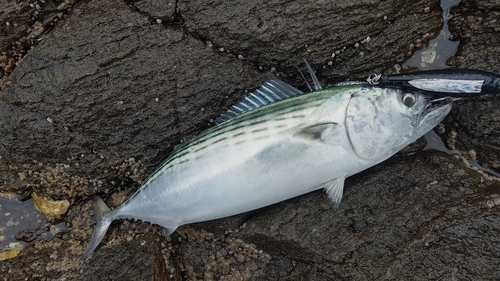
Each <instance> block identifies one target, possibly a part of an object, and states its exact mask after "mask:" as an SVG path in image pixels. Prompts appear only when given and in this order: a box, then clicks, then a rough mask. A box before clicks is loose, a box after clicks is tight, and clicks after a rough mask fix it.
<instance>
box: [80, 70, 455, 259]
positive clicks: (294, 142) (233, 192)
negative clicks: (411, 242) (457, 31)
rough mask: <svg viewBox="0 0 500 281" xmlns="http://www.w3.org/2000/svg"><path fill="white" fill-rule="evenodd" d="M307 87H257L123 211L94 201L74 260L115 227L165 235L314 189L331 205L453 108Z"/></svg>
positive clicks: (425, 100) (392, 91) (375, 89)
mask: <svg viewBox="0 0 500 281" xmlns="http://www.w3.org/2000/svg"><path fill="white" fill-rule="evenodd" d="M310 72H311V71H310ZM311 75H312V76H313V77H314V78H315V76H314V73H312V74H311ZM314 84H315V86H316V87H315V89H316V90H312V91H309V92H302V91H300V90H298V89H296V88H295V87H293V86H291V85H289V84H287V83H285V82H283V81H280V80H271V81H269V82H267V83H265V84H264V85H262V86H261V87H260V88H258V89H257V90H255V91H254V92H253V93H251V94H250V95H249V96H247V97H246V98H245V99H244V100H243V101H242V102H240V103H239V104H236V105H234V106H232V107H231V108H230V109H229V110H228V111H227V112H225V113H223V114H222V115H221V116H220V117H219V118H217V119H216V120H215V123H216V125H215V126H214V127H212V128H210V129H208V130H206V131H205V132H203V133H201V134H200V135H198V136H196V137H195V138H193V139H191V140H190V141H188V142H185V143H182V144H180V145H179V146H178V147H176V148H175V149H174V151H173V152H172V153H171V154H170V156H169V157H168V158H167V159H166V160H165V161H164V162H163V163H162V164H161V165H160V167H159V168H158V169H157V170H156V172H154V173H153V174H152V175H151V176H150V177H149V178H148V179H147V180H146V181H145V182H144V183H143V184H142V186H141V187H140V188H139V189H138V190H137V191H136V192H135V193H134V194H133V195H132V196H131V197H130V198H129V199H127V200H126V201H125V202H124V203H123V204H122V205H121V206H119V207H118V208H116V209H114V210H113V211H111V210H109V208H107V206H106V205H105V204H104V202H103V201H102V200H101V199H99V198H97V197H94V202H95V205H96V213H97V215H98V217H99V219H98V222H97V224H96V226H95V229H94V232H93V233H92V236H91V238H90V241H89V243H88V246H87V248H86V250H85V251H84V253H83V255H82V259H86V258H87V257H88V256H89V255H90V254H91V253H92V252H93V251H94V250H95V249H96V247H97V246H98V245H99V244H100V242H101V240H102V239H103V237H104V236H105V234H106V232H107V230H108V228H109V226H110V224H111V222H112V221H114V220H117V219H138V220H141V221H146V222H150V223H153V224H157V225H160V226H162V227H164V228H165V229H166V230H167V231H168V233H169V234H171V233H172V232H174V231H175V229H176V228H177V227H178V226H180V225H185V224H190V223H195V222H202V221H209V220H214V219H218V218H223V217H227V216H231V215H235V214H239V213H244V212H247V211H251V210H254V209H258V208H261V207H265V206H268V205H271V204H274V203H277V202H280V201H284V200H287V199H290V198H293V197H296V196H300V195H303V194H305V193H309V192H311V191H314V190H317V189H322V188H323V189H324V190H325V191H326V193H327V195H328V197H329V198H330V199H331V200H332V201H333V203H334V204H336V205H338V204H339V203H340V201H341V198H342V194H343V189H344V180H345V179H346V178H347V177H349V176H352V175H354V174H356V173H359V172H361V171H363V170H365V169H367V168H369V167H372V166H374V165H376V164H378V163H380V162H382V161H384V160H386V159H387V158H389V157H391V156H392V155H394V154H395V153H397V152H398V151H399V150H401V149H402V148H404V147H405V146H407V145H408V144H411V143H412V142H414V141H416V140H417V139H418V138H420V137H421V136H423V135H424V134H425V133H427V132H428V131H430V130H432V129H433V128H434V127H435V126H436V125H438V124H439V123H440V122H441V121H442V120H443V119H444V118H445V116H446V115H447V114H448V113H449V112H450V110H451V106H452V100H451V99H450V98H446V97H439V98H437V99H435V98H434V96H433V95H431V94H429V93H428V92H426V91H421V90H418V89H411V90H408V89H403V88H394V87H382V86H377V85H370V84H368V83H362V82H353V83H344V84H341V85H337V86H333V87H329V88H325V89H322V88H321V87H320V85H318V84H319V82H318V81H317V78H316V79H315V81H314Z"/></svg>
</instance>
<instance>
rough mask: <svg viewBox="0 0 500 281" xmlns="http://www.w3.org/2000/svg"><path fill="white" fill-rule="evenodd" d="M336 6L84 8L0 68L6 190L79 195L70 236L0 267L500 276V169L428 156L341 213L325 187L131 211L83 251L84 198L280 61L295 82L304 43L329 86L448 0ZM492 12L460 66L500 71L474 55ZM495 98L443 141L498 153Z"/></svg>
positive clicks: (423, 25) (350, 200)
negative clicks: (254, 199)
mask: <svg viewBox="0 0 500 281" xmlns="http://www.w3.org/2000/svg"><path fill="white" fill-rule="evenodd" d="M337 2H338V1H337ZM337 2H335V1H333V2H330V3H323V4H321V3H320V4H310V3H303V2H300V1H298V2H286V3H285V2H279V1H274V2H266V3H258V2H248V1H247V2H244V3H243V2H241V3H239V4H237V3H235V4H234V5H232V6H231V5H229V6H228V5H227V3H225V4H224V3H221V2H217V1H216V2H213V1H212V2H210V3H205V2H196V3H195V2H192V3H191V2H189V1H187V2H182V1H181V2H176V3H177V5H178V7H172V5H171V2H158V1H148V0H145V1H127V3H122V2H118V1H107V2H102V1H82V2H78V3H76V4H75V6H74V7H73V9H72V13H71V14H70V15H69V16H68V17H67V18H66V19H65V21H64V22H59V23H58V24H57V25H56V27H55V28H54V29H52V31H51V32H50V33H48V34H47V35H46V36H45V37H44V39H43V40H41V41H40V43H39V44H38V45H36V46H35V47H34V48H33V49H31V50H30V51H28V52H27V55H26V56H25V57H24V59H23V60H22V61H21V62H20V63H19V64H18V65H17V66H16V67H15V68H14V69H13V71H12V74H10V75H6V76H5V77H3V78H2V79H3V80H2V82H5V83H3V86H2V92H1V93H0V95H1V96H0V135H1V136H2V138H1V140H0V141H1V145H0V156H1V158H0V190H2V191H6V190H10V191H16V192H17V193H21V194H23V196H24V197H25V198H28V197H29V196H30V194H31V193H32V192H33V191H34V192H36V194H39V195H40V196H46V197H49V198H51V199H52V200H68V201H69V202H70V203H71V206H70V208H69V209H68V211H67V212H66V213H65V214H64V215H63V216H62V218H61V221H59V220H56V221H53V222H51V223H52V224H54V225H56V224H59V223H64V225H66V226H67V227H68V228H69V230H70V231H69V232H66V231H63V232H60V233H58V234H57V235H54V237H53V238H52V239H50V240H45V239H39V240H35V241H34V242H33V243H31V244H29V245H27V246H26V247H25V248H24V249H23V250H22V251H21V253H20V254H19V255H18V256H17V257H16V258H14V259H9V260H5V261H2V263H1V265H0V276H5V277H6V278H7V279H8V280H25V279H34V278H39V279H44V280H61V279H66V280H110V279H111V280H136V279H141V280H195V279H197V280H203V279H206V280H210V279H221V278H226V279H230V280H236V279H237V280H282V279H290V280H295V279H307V280H311V279H315V280H332V279H333V280H352V279H359V280H365V279H383V280H401V279H404V278H413V279H417V280H428V279H453V278H457V279H472V280H478V279H491V280H495V279H500V276H499V275H498V258H499V253H500V248H499V246H498V245H500V243H498V242H500V241H499V239H500V238H499V235H498V233H500V225H499V221H500V220H499V217H498V214H499V213H500V204H499V203H498V202H499V200H498V198H499V196H498V194H499V193H500V192H499V190H500V185H499V183H498V181H496V180H495V179H493V178H491V177H489V176H486V175H484V174H481V173H479V172H476V171H474V170H472V169H470V168H469V167H468V166H467V165H466V164H465V163H463V162H462V161H461V160H457V159H456V158H455V157H453V156H448V155H445V154H443V153H437V152H420V151H417V152H416V153H415V154H411V155H406V154H404V153H403V154H399V155H397V156H395V157H393V158H391V159H390V160H389V161H387V162H385V163H383V164H381V165H378V166H376V167H373V168H371V169H369V170H367V171H365V172H363V173H361V174H359V175H356V176H353V177H351V178H349V179H348V180H347V182H346V190H345V192H344V199H343V201H342V203H341V204H340V206H339V207H338V208H335V207H334V206H333V205H332V203H331V202H330V200H329V199H328V198H327V196H326V195H325V194H324V193H323V192H322V191H318V192H313V193H311V194H308V195H305V196H301V197H299V198H295V199H292V200H288V201H286V202H282V203H279V204H276V205H274V206H270V207H267V208H263V209H260V210H256V211H254V212H249V213H246V214H241V215H238V216H234V217H231V218H225V219H221V220H216V221H211V222H204V223H198V224H193V225H189V226H184V227H180V228H179V229H178V230H177V231H176V232H175V233H174V234H172V235H170V236H168V235H167V234H166V231H165V230H164V229H162V228H161V227H159V226H151V225H149V224H147V223H140V222H132V221H119V222H115V223H113V224H112V226H111V228H110V230H109V231H108V234H107V235H106V237H105V238H104V240H103V241H102V243H101V245H100V246H99V247H98V248H97V250H96V251H95V252H94V253H93V254H92V255H91V257H90V258H89V259H88V260H86V261H81V260H80V259H79V258H80V256H81V254H82V253H83V251H84V248H85V246H86V244H87V242H88V241H89V238H90V235H91V232H92V230H93V226H94V224H95V220H96V218H95V214H94V212H93V211H92V209H93V206H92V203H91V202H90V201H89V200H87V196H88V195H90V194H93V193H98V194H100V195H101V196H102V197H103V198H104V200H105V201H106V202H107V203H108V204H109V205H110V206H111V207H116V206H118V205H119V204H120V203H122V202H123V201H124V200H125V199H126V198H127V197H128V196H129V195H130V194H131V193H132V192H133V191H134V190H136V188H137V187H138V185H139V184H140V183H141V182H142V181H143V180H144V178H145V177H146V176H147V174H148V173H150V172H152V171H153V170H154V169H155V167H156V166H157V165H158V164H159V163H160V161H161V160H163V159H165V157H166V156H167V155H168V153H170V151H171V150H172V149H173V147H174V146H175V145H176V144H178V143H179V142H180V141H181V140H187V139H189V138H191V137H193V136H194V135H196V134H198V133H200V132H201V131H202V130H204V129H206V128H207V127H208V126H209V125H208V124H207V123H209V120H210V119H214V118H216V117H217V116H218V115H219V114H220V113H222V112H223V111H224V109H226V108H228V107H229V106H230V105H232V104H234V103H235V102H236V101H238V100H239V99H241V98H242V97H243V96H244V95H245V91H251V90H252V89H254V88H256V87H258V86H259V85H260V84H261V83H262V82H263V81H264V80H267V79H268V78H269V77H271V75H272V74H271V73H270V72H269V71H268V70H271V69H272V68H273V67H274V68H275V69H274V74H279V75H282V74H286V75H290V74H292V73H293V75H292V76H295V70H292V68H293V64H294V63H295V62H296V57H297V56H300V55H303V56H305V57H306V58H307V59H309V60H310V61H312V64H313V66H314V67H315V68H316V69H318V74H319V75H320V79H322V80H329V79H331V78H333V77H334V76H349V77H353V76H358V75H360V76H365V75H366V74H368V73H372V72H378V71H380V70H385V69H386V68H390V67H392V66H393V65H394V64H396V63H398V62H400V61H401V60H402V59H403V58H404V56H405V55H406V54H407V53H408V51H409V49H408V48H409V47H408V46H410V44H411V43H412V42H414V41H415V38H421V37H423V35H424V34H427V33H431V32H432V31H433V30H435V29H437V28H439V26H440V24H441V11H439V9H438V1H415V2H411V3H403V2H401V1H351V2H348V3H347V2H345V3H337ZM64 3H66V2H64ZM169 3H170V4H169ZM464 3H466V4H467V3H469V4H467V5H469V6H467V5H465V6H463V7H466V8H467V9H468V10H467V11H468V13H469V14H470V15H476V14H478V13H479V14H485V16H484V17H483V18H485V17H487V15H486V9H491V10H492V11H495V5H490V4H488V3H489V2H486V1H485V2H484V3H483V2H481V1H480V2H478V3H479V4H478V6H474V5H472V1H465V2H464ZM67 5H69V6H71V5H73V2H72V1H67ZM163 5H167V6H166V7H167V8H166V9H164V10H162V8H161V7H164V6H163ZM385 16H386V17H385ZM157 19H160V20H161V23H162V24H158V23H159V22H158V21H157ZM481 22H482V20H481ZM182 24H183V25H182ZM495 24H496V23H495V22H492V19H490V20H489V21H488V25H484V24H482V25H477V28H478V29H479V31H478V32H477V33H472V34H471V36H478V37H476V38H475V39H474V40H471V41H464V42H466V43H464V44H465V45H464V50H467V48H470V49H471V51H470V52H469V53H468V55H464V56H463V62H464V64H463V65H462V66H468V65H472V66H477V67H478V68H480V69H484V70H490V71H491V70H494V69H488V68H489V67H491V65H493V63H490V61H493V62H494V60H495V57H493V53H490V49H479V50H486V53H484V54H483V53H482V51H477V52H475V53H474V52H473V51H472V50H473V49H474V48H477V46H479V44H481V42H491V45H492V46H494V44H493V43H494V42H500V41H499V40H498V33H494V32H492V31H491V29H490V27H491V26H493V25H495ZM490 25H491V26H490ZM460 27H463V28H468V27H467V25H460ZM464 30H465V29H464ZM493 30H494V28H493ZM481 34H487V36H489V37H487V36H486V35H484V36H483V35H481ZM367 36H370V40H368V41H369V42H367V41H366V38H367ZM363 40H365V42H364V43H363V42H362V41H363ZM482 40H484V41H482ZM495 40H496V41H495ZM356 43H358V45H357V47H356V46H355V44H356ZM306 45H307V46H306ZM344 46H345V47H346V48H345V49H344ZM337 51H338V53H337ZM360 52H363V56H360ZM332 54H335V56H332ZM463 54H466V52H465V51H464V52H463ZM329 61H332V64H331V65H332V66H331V67H330V66H328V65H329V64H328V62H329ZM323 65H325V66H326V68H325V69H323V68H322V66H323ZM497 65H498V64H497ZM259 66H261V67H262V69H260V68H259ZM280 72H282V73H280ZM495 108H498V105H497V104H496V101H495V100H491V99H490V98H486V99H484V100H480V101H475V102H472V101H470V102H469V101H465V102H463V103H461V104H458V105H457V106H456V107H455V108H454V109H453V112H452V113H451V115H450V117H449V118H448V119H447V121H446V122H445V125H444V126H443V130H445V132H444V133H443V134H442V136H446V135H447V134H448V133H449V132H450V131H451V130H454V131H455V132H456V137H455V139H456V144H457V148H458V149H459V150H467V151H468V150H471V149H473V150H475V151H476V152H477V153H476V157H477V158H478V159H479V160H480V161H483V162H488V163H490V162H491V161H494V160H495V159H498V154H499V148H498V145H497V141H496V139H498V138H497V137H496V134H497V131H498V128H497V126H496V125H495V122H494V121H491V120H494V118H497V110H495ZM496 123H498V122H496ZM489 136H492V137H491V138H489ZM483 147H484V149H482V148H483ZM411 151H412V152H415V150H411ZM495 157H496V158H495Z"/></svg>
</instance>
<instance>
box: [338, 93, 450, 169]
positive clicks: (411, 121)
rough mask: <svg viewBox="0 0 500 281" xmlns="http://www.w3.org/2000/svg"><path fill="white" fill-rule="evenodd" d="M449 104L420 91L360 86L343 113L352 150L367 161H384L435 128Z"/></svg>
mask: <svg viewBox="0 0 500 281" xmlns="http://www.w3.org/2000/svg"><path fill="white" fill-rule="evenodd" d="M451 101H452V100H451V98H448V97H444V98H443V97H442V98H438V99H435V98H433V97H432V95H430V94H428V93H426V92H423V91H409V90H405V89H399V88H382V87H372V86H363V87H361V89H360V91H359V94H358V93H355V94H352V95H351V98H350V100H349V104H348V107H347V111H346V128H347V133H348V136H349V139H350V141H351V144H352V146H353V148H354V151H355V152H356V154H357V155H358V156H359V157H360V158H363V159H367V160H377V161H382V160H384V159H387V158H388V157H390V156H391V155H393V154H395V153H396V152H398V151H399V150H401V149H402V148H404V147H405V146H407V145H408V144H410V143H412V142H414V141H416V140H417V139H418V138H420V137H421V136H423V135H424V134H426V133H427V132H428V131H430V130H432V128H434V127H435V126H436V125H438V124H439V123H440V122H441V121H442V120H443V119H444V118H445V117H446V115H447V114H448V113H449V112H450V110H451Z"/></svg>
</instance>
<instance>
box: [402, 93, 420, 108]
mask: <svg viewBox="0 0 500 281" xmlns="http://www.w3.org/2000/svg"><path fill="white" fill-rule="evenodd" d="M416 101H417V96H416V95H415V94H412V93H406V94H404V95H403V103H404V105H406V106H407V107H412V106H413V105H414V104H415V102H416Z"/></svg>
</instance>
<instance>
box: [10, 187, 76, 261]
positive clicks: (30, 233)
mask: <svg viewBox="0 0 500 281" xmlns="http://www.w3.org/2000/svg"><path fill="white" fill-rule="evenodd" d="M44 220H45V217H44V215H43V214H42V213H41V212H40V211H39V210H38V209H37V208H36V207H35V204H34V202H33V199H30V200H26V201H19V200H18V198H17V196H16V195H15V194H12V193H1V192H0V260H5V259H9V258H14V257H15V256H17V255H18V254H19V253H20V252H21V250H22V249H23V247H24V246H26V245H27V244H29V243H31V242H34V241H36V240H39V239H52V238H53V236H54V235H55V234H56V233H62V232H67V231H68V228H67V227H66V225H65V223H64V222H62V223H59V224H57V225H53V226H51V227H50V230H47V229H44V228H43V226H44Z"/></svg>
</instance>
